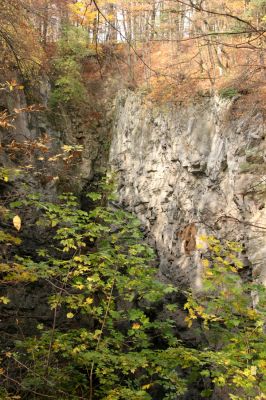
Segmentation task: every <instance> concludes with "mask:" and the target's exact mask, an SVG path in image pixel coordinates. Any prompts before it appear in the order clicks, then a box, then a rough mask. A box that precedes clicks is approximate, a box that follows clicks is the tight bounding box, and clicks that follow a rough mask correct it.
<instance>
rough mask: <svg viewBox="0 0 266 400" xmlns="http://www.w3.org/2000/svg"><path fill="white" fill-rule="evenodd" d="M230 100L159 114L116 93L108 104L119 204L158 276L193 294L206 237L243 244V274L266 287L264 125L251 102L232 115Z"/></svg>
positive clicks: (133, 97)
mask: <svg viewBox="0 0 266 400" xmlns="http://www.w3.org/2000/svg"><path fill="white" fill-rule="evenodd" d="M235 102H237V99H236V100H235ZM235 102H234V101H229V100H224V99H221V98H218V97H214V98H202V99H201V100H200V101H197V103H196V102H195V104H191V105H185V106H169V107H165V109H164V110H162V109H160V108H159V107H154V106H150V105H147V104H146V103H145V101H144V99H143V98H142V97H141V96H139V95H137V94H136V93H134V92H130V91H121V92H120V93H119V95H118V96H117V99H116V101H115V105H114V111H113V112H114V116H115V117H114V123H113V140H112V144H111V150H110V163H111V166H112V169H113V170H114V171H116V173H117V179H118V195H119V203H120V206H123V207H126V208H127V209H128V210H130V211H132V212H134V213H135V214H136V215H137V217H138V218H139V219H140V220H141V221H142V223H143V226H144V227H145V229H146V231H147V236H148V238H149V241H150V243H151V244H152V245H155V248H156V249H157V252H158V256H159V260H160V275H161V277H162V278H165V279H167V280H170V281H172V282H173V283H174V284H177V285H181V286H191V287H193V288H195V290H197V289H200V287H201V262H200V260H201V257H202V256H203V253H204V251H205V250H204V248H203V249H196V248H195V245H196V242H197V243H198V242H200V237H201V236H202V235H204V234H210V235H215V236H217V237H218V238H225V239H229V240H237V241H240V242H242V243H243V244H244V246H245V252H244V255H242V257H243V261H244V264H245V267H246V270H247V271H248V272H249V273H252V275H253V277H254V278H255V279H257V280H260V281H261V282H264V283H265V284H266V266H265V257H266V208H265V197H266V190H265V187H266V186H265V183H266V165H265V158H266V152H265V148H266V144H265V143H266V141H265V125H264V120H263V116H262V114H261V113H260V112H259V111H258V110H256V107H255V105H254V108H252V109H250V110H249V112H248V113H246V114H245V115H240V116H239V115H237V114H234V112H233V111H234V104H235Z"/></svg>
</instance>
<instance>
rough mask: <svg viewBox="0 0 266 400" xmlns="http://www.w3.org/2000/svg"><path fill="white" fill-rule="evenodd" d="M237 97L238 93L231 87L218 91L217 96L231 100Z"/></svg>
mask: <svg viewBox="0 0 266 400" xmlns="http://www.w3.org/2000/svg"><path fill="white" fill-rule="evenodd" d="M239 95H240V93H239V91H238V90H237V89H235V88H233V87H228V88H223V89H220V91H219V96H220V97H222V98H224V99H233V98H234V97H236V96H239Z"/></svg>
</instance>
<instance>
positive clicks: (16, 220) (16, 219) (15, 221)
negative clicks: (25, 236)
mask: <svg viewBox="0 0 266 400" xmlns="http://www.w3.org/2000/svg"><path fill="white" fill-rule="evenodd" d="M13 225H14V227H15V228H16V229H17V230H18V231H20V228H21V219H20V217H19V216H18V215H16V216H15V217H14V218H13Z"/></svg>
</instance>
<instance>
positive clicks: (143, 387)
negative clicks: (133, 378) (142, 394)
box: [142, 383, 152, 390]
mask: <svg viewBox="0 0 266 400" xmlns="http://www.w3.org/2000/svg"><path fill="white" fill-rule="evenodd" d="M151 386H152V383H148V384H147V385H143V386H142V389H144V390H146V389H149V388H150V387H151Z"/></svg>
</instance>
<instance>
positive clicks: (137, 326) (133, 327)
mask: <svg viewBox="0 0 266 400" xmlns="http://www.w3.org/2000/svg"><path fill="white" fill-rule="evenodd" d="M139 328H140V324H138V323H137V322H134V324H133V325H132V329H135V330H137V329H139Z"/></svg>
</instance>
